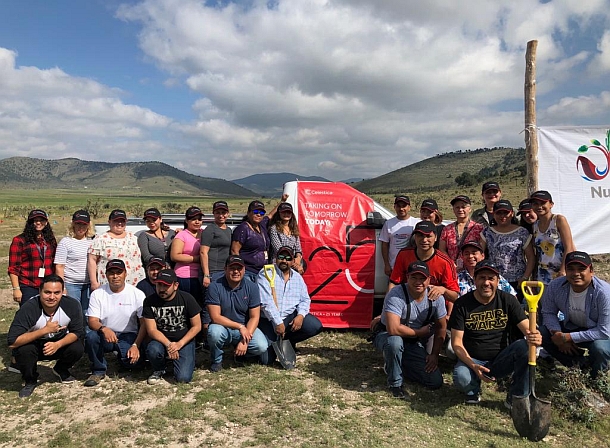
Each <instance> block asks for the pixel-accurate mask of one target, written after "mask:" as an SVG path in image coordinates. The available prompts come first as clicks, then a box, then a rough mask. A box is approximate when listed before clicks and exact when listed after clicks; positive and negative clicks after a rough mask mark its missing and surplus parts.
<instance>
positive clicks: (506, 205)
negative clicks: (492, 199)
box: [494, 199, 513, 212]
mask: <svg viewBox="0 0 610 448" xmlns="http://www.w3.org/2000/svg"><path fill="white" fill-rule="evenodd" d="M499 210H506V211H508V212H512V211H513V204H511V203H510V201H508V200H506V199H500V200H499V201H498V202H496V203H495V204H494V212H497V211H499Z"/></svg>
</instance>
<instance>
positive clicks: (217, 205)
mask: <svg viewBox="0 0 610 448" xmlns="http://www.w3.org/2000/svg"><path fill="white" fill-rule="evenodd" d="M216 210H226V211H229V205H228V204H227V203H226V202H225V201H216V202H214V204H213V205H212V211H213V212H215V211H216Z"/></svg>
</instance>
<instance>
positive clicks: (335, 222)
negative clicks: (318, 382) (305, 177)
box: [298, 182, 375, 328]
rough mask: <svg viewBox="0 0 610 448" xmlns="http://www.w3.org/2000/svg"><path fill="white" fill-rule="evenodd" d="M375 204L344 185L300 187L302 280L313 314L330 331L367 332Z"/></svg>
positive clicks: (307, 184) (301, 184) (303, 184)
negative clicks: (369, 218)
mask: <svg viewBox="0 0 610 448" xmlns="http://www.w3.org/2000/svg"><path fill="white" fill-rule="evenodd" d="M373 207H374V205H373V201H372V199H371V198H369V197H368V196H366V195H364V194H363V193H361V192H359V191H357V190H355V189H353V188H351V187H350V186H348V185H345V184H341V183H336V184H335V183H321V182H299V183H298V214H299V217H298V218H299V231H300V233H301V245H302V248H303V257H304V259H305V260H306V262H307V269H306V271H305V274H304V275H303V277H304V280H305V282H306V284H307V287H308V290H309V295H310V296H311V311H310V312H311V314H313V315H314V316H316V317H318V318H319V319H320V320H321V321H322V324H323V325H324V326H325V327H327V328H368V327H369V324H370V321H371V317H372V313H373V297H374V288H375V230H374V229H372V228H369V227H367V225H366V214H367V212H370V211H372V210H373Z"/></svg>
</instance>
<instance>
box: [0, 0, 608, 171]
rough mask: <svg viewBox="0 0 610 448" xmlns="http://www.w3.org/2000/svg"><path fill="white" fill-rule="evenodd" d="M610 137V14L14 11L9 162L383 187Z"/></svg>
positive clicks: (157, 6) (3, 84) (6, 45)
mask: <svg viewBox="0 0 610 448" xmlns="http://www.w3.org/2000/svg"><path fill="white" fill-rule="evenodd" d="M530 40H537V41H538V51H537V58H536V69H537V75H536V87H537V95H536V102H537V123H538V126H570V125H610V83H608V81H607V80H608V79H609V76H610V0H586V1H584V0H551V1H536V0H521V1H514V0H426V1H423V2H422V1H421V0H418V1H414V0H375V1H374V2H373V1H370V0H290V1H284V0H267V1H259V0H246V1H227V0H208V1H196V0H143V1H135V0H129V1H120V0H103V1H102V0H57V1H52V2H50V1H48V0H29V1H4V2H2V3H1V4H0V158H6V157H13V156H28V157H37V158H43V159H61V158H66V157H77V158H79V159H83V160H98V161H105V162H130V161H153V160H154V161H162V162H165V163H168V164H170V165H172V166H175V167H177V168H179V169H182V170H185V171H187V172H190V173H193V174H198V175H201V176H206V177H216V178H222V179H237V178H241V177H245V176H249V175H252V174H258V173H272V172H292V173H296V174H299V175H301V176H314V175H315V176H322V177H325V178H327V179H330V180H342V179H348V178H370V177H376V176H379V175H381V174H385V173H387V172H389V171H392V170H395V169H398V168H401V167H403V166H406V165H409V164H411V163H415V162H417V161H419V160H422V159H425V158H427V157H430V156H433V155H435V154H439V153H444V152H450V151H456V150H465V149H476V148H482V147H494V146H510V147H522V146H524V134H523V133H522V130H523V128H524V110H523V108H524V106H523V102H524V98H523V96H524V93H523V90H524V76H525V51H526V45H527V42H528V41H530Z"/></svg>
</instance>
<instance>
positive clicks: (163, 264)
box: [146, 257, 165, 267]
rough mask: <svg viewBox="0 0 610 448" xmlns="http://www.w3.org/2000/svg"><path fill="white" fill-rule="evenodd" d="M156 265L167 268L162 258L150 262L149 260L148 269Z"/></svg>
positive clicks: (153, 258)
mask: <svg viewBox="0 0 610 448" xmlns="http://www.w3.org/2000/svg"><path fill="white" fill-rule="evenodd" d="M154 264H156V265H159V266H165V260H164V259H163V258H161V257H152V258H151V259H150V260H148V264H147V265H146V267H150V266H152V265H154Z"/></svg>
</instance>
